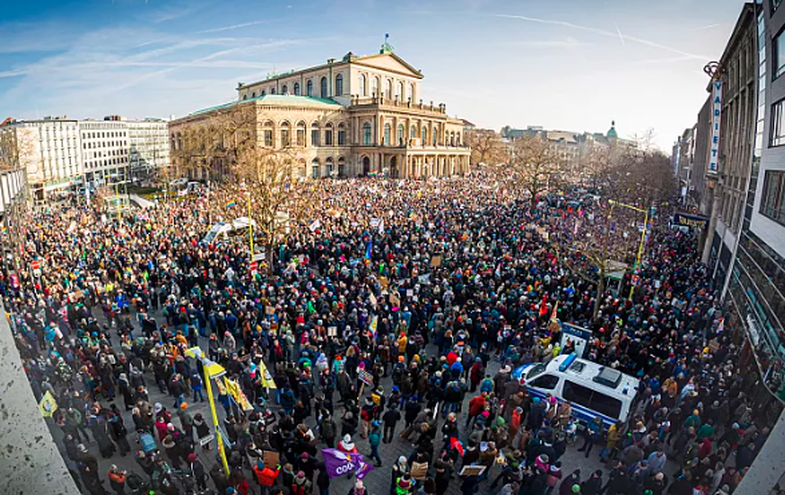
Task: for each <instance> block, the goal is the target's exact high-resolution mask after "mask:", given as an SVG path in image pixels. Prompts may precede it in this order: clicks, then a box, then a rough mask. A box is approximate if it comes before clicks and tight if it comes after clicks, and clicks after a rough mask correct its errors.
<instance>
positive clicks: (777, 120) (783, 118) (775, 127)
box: [771, 100, 785, 146]
mask: <svg viewBox="0 0 785 495" xmlns="http://www.w3.org/2000/svg"><path fill="white" fill-rule="evenodd" d="M783 144H785V100H780V101H778V102H777V103H775V104H774V105H772V106H771V146H782V145H783Z"/></svg>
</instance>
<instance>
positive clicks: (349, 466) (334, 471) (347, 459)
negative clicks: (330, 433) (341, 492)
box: [322, 449, 373, 479]
mask: <svg viewBox="0 0 785 495" xmlns="http://www.w3.org/2000/svg"><path fill="white" fill-rule="evenodd" d="M322 457H324V466H325V467H326V468H327V476H329V477H330V478H336V477H338V476H342V475H344V474H349V473H357V479H363V478H365V475H366V474H368V473H369V472H370V471H371V470H373V466H371V465H370V464H368V463H366V462H365V460H364V459H363V456H362V455H361V454H347V453H345V452H341V451H340V450H337V449H322Z"/></svg>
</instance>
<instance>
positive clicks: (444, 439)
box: [0, 174, 769, 495]
mask: <svg viewBox="0 0 785 495" xmlns="http://www.w3.org/2000/svg"><path fill="white" fill-rule="evenodd" d="M290 187H291V196H292V199H291V201H290V204H289V207H290V208H291V209H292V211H296V212H297V214H296V215H295V216H294V217H295V218H296V222H293V224H292V225H291V231H290V232H289V233H288V235H287V236H286V238H285V240H284V241H283V242H282V243H281V245H280V246H276V247H275V253H274V260H275V261H274V263H273V265H272V266H270V267H267V269H264V270H263V271H262V273H259V274H256V273H251V272H250V267H249V250H248V239H247V237H243V236H234V237H233V236H229V237H226V238H218V239H215V240H213V241H212V242H211V243H205V242H203V238H204V236H205V233H206V232H207V231H208V230H209V229H210V227H211V225H212V224H213V223H215V222H216V221H220V220H231V219H232V218H235V217H239V216H242V215H243V213H242V212H241V211H240V209H239V208H238V207H237V206H234V205H235V204H241V203H242V201H244V199H242V197H241V196H240V194H241V193H240V192H239V190H238V189H237V188H233V187H221V188H215V189H213V190H212V191H211V192H210V193H209V195H200V196H197V197H188V198H178V199H177V200H171V201H162V202H160V203H159V204H157V205H156V206H155V207H151V208H147V209H144V210H133V211H131V212H129V213H128V214H126V215H125V216H123V217H122V218H121V219H118V218H116V217H115V216H114V215H111V214H107V212H105V211H102V210H101V209H100V208H99V207H97V206H90V205H85V204H84V203H80V204H73V205H65V206H61V207H57V208H54V207H52V208H44V209H41V210H38V211H36V212H35V213H31V217H30V220H29V222H28V223H27V225H28V227H27V228H26V230H24V231H23V232H20V233H17V235H18V236H19V238H20V242H21V246H20V248H21V249H20V255H19V256H18V257H17V259H15V260H5V261H4V263H5V266H4V270H3V274H2V275H3V277H2V281H0V292H1V293H2V294H3V299H4V304H5V307H6V311H7V312H8V314H9V321H10V323H11V328H12V330H13V332H14V334H15V339H16V342H17V347H18V349H19V352H20V355H21V357H22V359H23V362H24V366H25V370H26V371H27V374H28V376H29V378H30V382H31V385H32V387H33V390H34V392H35V394H36V396H37V397H38V398H40V397H42V396H43V395H44V394H45V393H47V392H48V393H50V394H52V396H54V397H55V398H56V400H57V403H58V404H59V408H58V411H57V412H56V413H55V417H54V418H53V421H54V423H55V424H56V425H57V427H59V429H61V430H62V438H63V441H62V442H63V450H64V452H65V455H66V457H67V461H68V465H69V468H71V469H72V474H73V476H74V479H75V481H76V482H77V483H78V484H79V486H80V487H82V488H83V490H84V491H85V492H86V493H90V494H104V493H107V489H112V490H113V491H115V492H116V493H118V494H123V493H135V492H134V491H133V490H141V489H143V488H144V487H145V486H150V487H151V488H152V489H154V490H157V491H158V492H159V493H164V494H175V493H186V491H185V490H186V488H184V482H183V479H184V478H187V479H190V480H191V483H192V485H193V486H195V487H196V488H195V489H196V490H203V489H205V488H206V487H208V486H210V487H212V486H214V487H215V489H216V490H217V491H218V493H221V494H224V493H241V494H243V495H245V494H247V493H250V492H254V493H256V492H259V491H261V493H262V494H278V493H285V494H293V495H307V494H309V493H312V492H314V491H315V490H316V489H318V490H319V492H320V494H321V495H326V494H329V493H330V491H331V490H333V493H335V490H336V486H340V487H343V486H344V485H346V486H349V487H350V493H351V494H354V495H365V494H366V493H368V491H369V488H368V486H371V482H372V480H374V479H377V480H378V478H379V477H383V476H389V478H390V479H389V493H390V495H407V494H410V493H414V492H422V493H426V494H438V495H443V494H445V493H447V492H448V491H450V490H451V489H452V490H458V489H460V491H461V492H462V493H463V494H464V495H471V494H474V493H478V492H481V493H490V490H491V489H492V488H493V489H496V487H500V490H501V493H502V494H503V495H512V494H524V495H544V494H550V493H556V492H558V493H559V495H564V494H575V493H579V494H585V495H598V494H601V493H604V494H608V495H619V494H650V495H661V494H664V493H669V494H674V495H729V494H730V493H732V492H733V490H734V489H735V487H736V486H738V484H739V482H740V481H741V479H742V477H743V476H744V474H745V472H746V470H747V469H748V468H749V466H750V464H751V463H752V462H753V460H754V458H755V456H756V455H757V453H758V452H759V451H760V449H761V446H762V445H763V443H764V442H765V441H766V438H767V435H768V431H769V430H768V428H767V426H768V425H767V424H765V422H764V421H762V420H761V418H765V417H768V414H766V413H765V411H763V410H762V409H761V408H762V407H764V406H767V405H766V404H764V405H759V404H758V403H757V402H756V401H754V400H752V398H751V397H750V396H749V383H750V382H749V380H750V378H748V377H749V373H745V372H742V371H743V370H741V369H740V366H741V364H740V363H739V362H738V359H739V354H740V352H739V351H740V346H741V345H742V343H743V341H742V340H741V339H740V338H738V336H735V335H734V334H733V331H732V330H733V329H726V328H724V325H723V324H722V321H723V320H722V311H721V308H719V307H718V303H717V300H716V298H715V297H716V296H715V294H716V293H715V291H714V290H713V288H712V284H711V280H710V277H709V275H708V274H707V273H706V269H705V267H704V266H703V265H701V264H700V261H699V254H698V252H697V248H696V245H697V236H696V235H695V234H694V233H690V232H682V231H679V230H670V229H669V228H668V227H667V218H668V214H669V213H668V209H667V208H665V207H663V208H660V211H659V216H658V217H657V219H656V222H655V228H654V232H653V233H652V234H651V235H649V237H648V241H647V244H646V247H645V256H644V262H643V265H642V268H641V269H640V270H639V272H638V275H639V277H640V279H639V280H640V281H639V283H638V284H637V287H636V288H635V291H634V293H633V296H632V298H630V299H625V298H624V296H625V295H626V293H624V294H613V293H612V292H611V290H607V291H605V292H604V293H602V294H600V295H599V297H600V300H599V301H596V298H597V297H598V295H597V290H596V286H595V284H593V283H591V282H590V281H588V280H586V279H585V278H583V277H581V276H578V275H577V274H575V273H571V271H570V270H569V268H568V264H566V263H565V261H567V260H565V259H564V256H565V255H564V254H560V253H563V251H561V250H559V249H558V247H557V246H555V244H556V243H560V242H561V243H569V242H570V239H569V236H570V231H569V230H568V229H565V228H564V225H566V219H567V218H568V217H569V215H574V214H578V211H577V210H578V207H576V208H572V207H570V208H567V207H566V206H565V207H560V205H554V204H551V203H549V202H548V201H545V200H543V201H541V202H540V203H539V205H536V206H533V205H532V204H531V202H530V201H529V199H528V198H525V197H523V195H519V194H516V193H515V192H514V191H515V190H514V189H513V188H512V187H508V186H504V187H503V186H502V185H500V184H499V183H498V182H497V181H496V180H495V179H494V178H491V177H488V176H485V175H483V174H475V175H473V176H470V177H465V178H455V179H445V180H431V181H397V180H389V179H363V180H343V181H339V180H324V181H318V182H304V183H300V184H292V185H291V186H290ZM502 189H503V190H502ZM250 190H251V191H252V192H251V201H252V202H254V201H261V198H259V197H257V196H254V193H253V188H250ZM600 201H603V200H602V199H600ZM594 207H595V206H594V202H593V200H586V201H583V202H582V204H581V206H580V207H579V208H580V213H581V214H584V213H585V212H587V211H588V212H590V211H591V210H592V208H594ZM251 210H253V209H251ZM317 220H318V221H317ZM544 233H550V235H548V236H547V240H546V235H545V234H544ZM568 256H580V254H579V253H572V254H569V255H568ZM33 259H38V260H40V262H41V271H42V273H41V274H40V276H38V275H36V274H34V273H30V272H29V271H27V270H24V269H20V266H22V267H24V266H29V263H30V262H31V261H32V260H33ZM627 280H629V279H627ZM595 309H596V310H595ZM559 322H570V323H572V324H574V325H577V326H580V327H584V328H585V329H587V330H588V331H589V332H590V333H591V338H590V339H589V340H588V342H587V344H586V348H585V350H584V357H586V358H587V359H590V360H591V361H594V362H597V363H599V364H601V365H604V366H608V367H612V368H615V369H618V370H620V371H622V372H624V373H627V374H630V375H633V376H635V377H637V378H639V379H640V382H639V383H640V386H639V388H638V390H637V396H638V397H639V399H640V400H639V401H637V402H636V404H635V406H636V407H635V409H634V411H633V412H632V413H631V414H630V416H629V418H626V420H625V421H619V422H618V423H617V424H616V425H614V426H612V427H610V428H609V429H607V430H606V428H605V427H603V425H602V424H601V422H598V423H594V422H590V423H589V424H587V425H582V426H583V427H582V428H581V429H580V430H579V431H580V432H581V433H580V434H581V435H582V436H583V441H582V442H581V443H582V447H581V449H580V450H581V452H583V453H584V455H585V457H589V456H590V455H591V452H592V449H593V448H596V450H595V451H594V452H595V456H599V459H600V460H601V461H602V462H604V463H605V466H606V467H605V468H604V469H598V470H586V469H581V466H579V465H578V466H569V467H568V466H564V470H562V458H563V455H564V453H565V451H566V450H567V448H568V444H569V443H571V436H570V432H571V431H572V426H573V423H574V421H573V419H574V416H573V414H572V409H571V407H572V406H571V404H570V403H569V402H567V401H559V400H557V399H556V398H555V397H546V398H545V399H540V398H539V397H532V396H531V395H530V393H529V392H528V391H527V388H526V384H525V380H518V379H515V378H513V372H514V370H515V369H516V368H517V367H519V366H520V365H522V364H526V363H532V362H548V361H550V360H551V359H553V358H554V357H556V356H559V355H560V354H562V353H567V352H571V351H572V350H573V348H572V346H571V345H570V344H567V345H564V346H562V345H561V335H562V329H561V326H560V324H559ZM198 345H201V346H202V347H203V348H204V349H205V353H206V354H207V356H209V358H210V359H211V360H213V361H216V362H218V363H219V364H221V365H222V366H223V368H225V369H226V372H227V376H228V377H230V378H231V379H233V380H236V382H237V383H238V384H239V385H240V387H241V388H242V391H243V392H244V394H245V395H246V397H247V398H248V402H249V403H250V405H251V407H250V408H243V407H241V406H240V405H238V404H237V403H236V401H234V400H233V399H232V398H231V396H230V394H228V393H227V392H226V391H225V390H223V389H221V388H218V389H217V390H216V396H217V401H218V402H219V403H220V404H221V405H222V406H223V407H220V406H219V407H220V410H221V418H222V419H221V423H222V424H221V427H222V431H224V432H225V435H226V437H227V442H228V443H227V445H228V446H227V456H228V464H229V468H230V469H229V472H228V473H227V472H225V471H224V469H223V466H222V463H221V462H220V461H218V460H217V458H216V455H215V454H216V451H215V448H214V446H213V445H212V444H211V442H201V441H200V439H209V436H210V435H211V434H212V433H213V425H212V420H211V418H209V417H204V416H203V415H202V414H192V412H191V411H190V410H189V408H191V407H192V404H193V403H194V402H197V401H203V400H205V399H206V397H205V394H204V392H203V389H204V386H205V383H204V376H205V375H204V373H203V367H202V362H201V361H200V360H196V359H193V358H192V357H190V356H189V355H187V354H186V352H185V351H186V350H187V349H188V348H190V347H194V346H198ZM265 369H267V370H269V373H270V375H271V377H272V380H273V381H274V383H275V388H274V389H273V388H271V386H270V384H269V382H267V381H266V380H265V375H264V370H265ZM366 381H369V382H370V383H368V384H366V383H365V382H366ZM153 387H154V389H155V390H158V392H160V393H161V394H165V395H167V396H170V398H169V399H167V400H168V401H169V402H171V404H170V403H169V402H161V401H158V402H156V401H153V400H151V399H150V393H149V388H153ZM121 399H122V400H121ZM170 405H171V406H172V407H171V408H169V407H168V406H170ZM243 409H245V410H243ZM123 410H125V411H131V417H132V421H133V424H130V423H128V424H127V423H126V421H124V420H123V412H124V411H123ZM88 433H89V436H88ZM90 437H92V438H93V439H94V441H95V442H96V443H97V448H98V452H97V453H96V452H91V451H90V449H89V448H88V446H87V445H88V443H89V440H90ZM389 443H399V444H401V443H405V444H406V445H413V446H412V447H411V449H410V450H411V452H410V455H408V456H400V458H399V459H397V460H396V461H395V462H394V463H393V464H392V465H391V466H385V469H384V470H382V469H377V470H375V471H373V472H371V473H370V474H369V475H368V477H366V478H365V479H364V480H356V481H355V480H354V479H352V481H351V482H349V481H346V480H344V479H332V480H331V479H330V476H329V475H328V470H327V469H326V468H325V465H324V462H323V460H322V459H321V458H320V452H319V451H320V449H322V448H337V449H338V450H340V451H343V452H358V451H359V452H361V453H364V454H365V455H366V456H367V458H368V459H370V460H371V461H373V462H374V464H376V465H377V466H379V465H382V462H383V461H382V458H381V456H380V450H379V449H380V448H381V445H382V444H389ZM266 452H274V453H277V454H278V456H279V464H277V465H270V463H269V462H268V463H267V464H266V463H265V462H264V461H265V453H266ZM97 454H98V455H100V456H102V457H103V458H109V459H112V458H114V456H115V455H117V454H119V455H120V456H126V455H129V454H130V455H133V456H135V460H136V465H137V466H138V469H135V470H133V471H130V472H129V471H127V470H121V469H119V468H117V466H112V467H111V468H110V469H109V471H108V472H107V473H104V472H100V470H99V466H98V455H97ZM467 466H483V467H484V468H485V469H484V470H471V469H469V470H465V469H464V467H467ZM479 471H482V472H479ZM589 471H590V472H589ZM107 481H108V483H107ZM341 483H343V484H341ZM347 484H348V485H347ZM366 485H367V486H366ZM344 491H345V490H344ZM188 493H190V492H188ZM369 495H381V494H377V493H375V492H373V491H371V493H370V494H369Z"/></svg>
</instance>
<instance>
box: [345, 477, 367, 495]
mask: <svg viewBox="0 0 785 495" xmlns="http://www.w3.org/2000/svg"><path fill="white" fill-rule="evenodd" d="M367 493H368V492H367V491H366V490H365V485H364V484H363V481H362V480H357V482H356V483H355V484H354V487H353V488H352V489H351V490H349V495H367Z"/></svg>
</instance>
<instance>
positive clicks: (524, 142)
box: [510, 136, 564, 205]
mask: <svg viewBox="0 0 785 495" xmlns="http://www.w3.org/2000/svg"><path fill="white" fill-rule="evenodd" d="M563 166H564V162H563V160H562V159H561V158H560V157H559V155H558V154H557V153H556V152H555V151H554V150H553V149H552V148H551V147H550V146H549V145H548V142H547V141H546V140H545V139H542V138H541V137H539V136H531V137H523V138H520V139H516V140H515V141H514V142H513V145H512V157H511V160H510V169H511V170H512V173H513V177H514V180H515V182H517V183H518V185H519V187H522V188H524V189H526V190H528V192H529V194H530V196H531V202H532V205H534V204H535V203H536V201H537V196H538V195H539V194H540V193H541V192H543V191H545V190H546V189H547V188H548V186H549V184H550V181H551V179H553V178H554V177H556V176H557V175H558V174H559V173H560V172H561V171H562V170H563Z"/></svg>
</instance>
